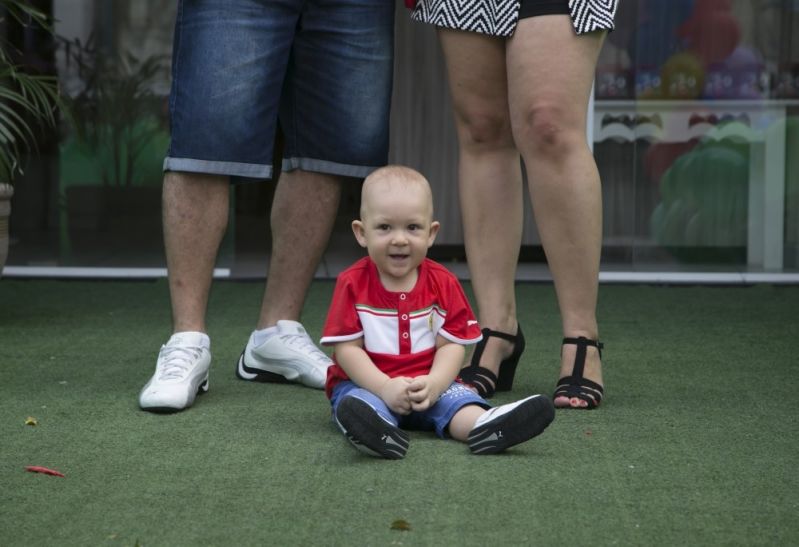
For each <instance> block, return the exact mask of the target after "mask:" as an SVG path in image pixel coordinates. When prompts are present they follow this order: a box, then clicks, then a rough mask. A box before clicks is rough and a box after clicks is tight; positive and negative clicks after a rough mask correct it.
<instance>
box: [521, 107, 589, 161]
mask: <svg viewBox="0 0 799 547" xmlns="http://www.w3.org/2000/svg"><path fill="white" fill-rule="evenodd" d="M569 108H571V107H568V106H561V105H547V104H534V105H531V106H530V107H528V108H527V109H526V110H524V111H523V112H522V113H521V114H520V115H518V116H516V117H515V118H514V120H513V135H514V137H515V141H516V143H517V145H518V147H519V149H520V150H522V151H524V152H527V153H528V154H532V155H534V156H536V157H543V158H547V159H550V160H558V159H565V158H566V157H568V156H569V155H570V154H571V153H573V152H574V151H575V150H579V149H580V147H582V146H585V145H586V142H585V128H584V121H581V120H584V118H582V117H580V116H576V115H575V114H574V113H573V112H570V111H569Z"/></svg>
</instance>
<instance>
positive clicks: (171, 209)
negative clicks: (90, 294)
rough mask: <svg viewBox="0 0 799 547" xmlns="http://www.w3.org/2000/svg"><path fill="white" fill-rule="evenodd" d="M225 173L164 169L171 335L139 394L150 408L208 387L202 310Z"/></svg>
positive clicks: (179, 403) (187, 399)
mask: <svg viewBox="0 0 799 547" xmlns="http://www.w3.org/2000/svg"><path fill="white" fill-rule="evenodd" d="M228 196H229V183H228V178H227V177H222V176H212V175H203V174H196V173H179V172H168V173H167V174H166V176H165V177H164V188H163V226H164V246H165V251H166V260H167V269H168V272H169V294H170V300H171V303H172V324H173V335H172V337H171V338H170V339H169V341H168V342H167V343H166V344H165V345H164V346H162V347H161V351H160V353H159V355H158V361H157V363H156V370H155V374H153V376H152V378H151V379H150V381H149V382H147V384H146V385H145V386H144V389H142V391H141V393H140V395H139V406H141V408H142V409H144V410H150V411H162V412H164V411H166V412H169V411H177V410H182V409H184V408H188V407H189V406H191V405H192V403H193V402H194V398H195V396H196V395H197V393H198V392H203V391H207V389H208V369H209V368H210V366H211V353H210V340H209V338H208V335H207V334H206V332H205V330H206V329H205V312H206V308H207V305H208V293H209V292H210V289H211V280H212V276H213V270H214V264H215V262H216V254H217V250H218V249H219V244H220V242H221V241H222V236H223V235H224V233H225V229H226V227H227V222H228V199H229V197H228Z"/></svg>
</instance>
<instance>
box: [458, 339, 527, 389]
mask: <svg viewBox="0 0 799 547" xmlns="http://www.w3.org/2000/svg"><path fill="white" fill-rule="evenodd" d="M482 332H483V339H482V340H480V341H479V342H478V343H477V346H476V347H475V349H474V354H472V361H471V363H470V364H469V366H468V367H466V368H464V369H462V370H461V373H460V378H461V380H463V382H464V383H466V384H469V385H471V386H472V387H474V388H475V389H476V390H477V394H478V395H480V397H483V398H485V399H488V398H489V397H492V396H493V395H494V392H496V391H510V390H511V388H512V387H513V378H514V376H516V365H518V364H519V358H520V357H521V356H522V352H523V351H524V345H525V343H524V334H522V328H521V327H520V326H517V328H516V336H514V335H512V334H508V333H505V332H499V331H495V330H491V329H483V331H482ZM492 336H493V337H494V338H502V339H503V340H507V341H508V342H513V353H511V354H510V355H509V356H508V357H506V358H505V359H503V360H502V361H501V362H500V363H499V377H497V374H494V373H493V372H492V371H491V370H489V369H487V368H485V367H481V366H480V357H482V355H483V350H484V349H485V347H486V344H487V343H488V339H489V338H490V337H492Z"/></svg>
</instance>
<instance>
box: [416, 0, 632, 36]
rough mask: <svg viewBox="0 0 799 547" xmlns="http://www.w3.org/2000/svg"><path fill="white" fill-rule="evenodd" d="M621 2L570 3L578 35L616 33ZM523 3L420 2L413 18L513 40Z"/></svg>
mask: <svg viewBox="0 0 799 547" xmlns="http://www.w3.org/2000/svg"><path fill="white" fill-rule="evenodd" d="M618 3H619V2H618V0H569V12H570V13H571V18H572V24H573V25H574V30H575V32H576V33H577V34H583V33H585V32H592V31H595V30H612V29H613V17H614V16H615V14H616V8H617V7H618ZM519 5H520V1H519V0H417V2H416V7H415V8H414V9H413V12H412V13H411V18H412V19H414V20H416V21H420V22H422V23H429V24H432V25H436V26H438V27H445V28H451V29H459V30H469V31H472V32H480V33H482V34H489V35H491V36H511V35H512V34H513V31H514V30H516V24H517V23H518V22H519Z"/></svg>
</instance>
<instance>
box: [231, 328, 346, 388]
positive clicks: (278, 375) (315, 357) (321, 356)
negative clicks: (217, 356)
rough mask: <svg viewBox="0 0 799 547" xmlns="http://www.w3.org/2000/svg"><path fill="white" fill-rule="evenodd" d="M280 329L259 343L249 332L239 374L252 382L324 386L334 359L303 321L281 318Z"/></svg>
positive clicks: (239, 366)
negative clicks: (325, 351)
mask: <svg viewBox="0 0 799 547" xmlns="http://www.w3.org/2000/svg"><path fill="white" fill-rule="evenodd" d="M277 329H278V332H277V333H276V334H274V335H272V336H270V337H269V338H268V339H267V340H266V342H264V343H263V344H261V345H260V346H257V347H253V345H252V336H250V340H249V341H248V342H247V345H246V346H245V347H244V351H242V352H241V357H239V362H238V364H237V365H236V376H238V377H239V378H241V379H242V380H249V381H251V382H277V383H285V382H295V383H300V384H303V385H306V386H308V387H313V388H316V389H324V387H325V381H326V380H327V368H328V367H329V366H330V365H332V364H333V361H331V360H330V358H329V357H328V356H327V355H325V353H324V352H322V350H320V349H319V348H317V347H316V345H315V344H314V343H313V340H311V337H310V336H308V333H307V332H305V329H304V328H303V327H302V325H301V324H300V323H298V322H296V321H288V320H281V321H278V322H277Z"/></svg>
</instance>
